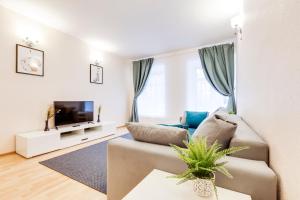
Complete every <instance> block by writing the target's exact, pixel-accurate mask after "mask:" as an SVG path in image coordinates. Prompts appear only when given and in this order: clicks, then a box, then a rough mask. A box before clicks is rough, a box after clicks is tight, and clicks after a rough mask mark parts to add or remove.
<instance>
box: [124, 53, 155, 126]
mask: <svg viewBox="0 0 300 200" xmlns="http://www.w3.org/2000/svg"><path fill="white" fill-rule="evenodd" d="M153 60H154V58H148V59H143V60H139V61H133V85H134V98H133V103H132V111H131V117H130V121H131V122H138V121H139V115H138V107H137V99H138V97H139V96H140V94H141V93H142V92H143V89H144V87H145V85H146V82H147V79H148V77H149V74H150V71H151V67H152V64H153Z"/></svg>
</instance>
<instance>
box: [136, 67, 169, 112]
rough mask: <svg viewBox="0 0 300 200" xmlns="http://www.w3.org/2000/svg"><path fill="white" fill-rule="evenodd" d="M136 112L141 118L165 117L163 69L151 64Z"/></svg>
mask: <svg viewBox="0 0 300 200" xmlns="http://www.w3.org/2000/svg"><path fill="white" fill-rule="evenodd" d="M138 112H139V115H140V116H142V117H163V116H165V67H164V65H162V64H158V63H155V62H154V63H153V65H152V69H151V71H150V74H149V77H148V81H147V83H146V85H145V88H144V90H143V92H142V94H141V95H140V96H139V98H138Z"/></svg>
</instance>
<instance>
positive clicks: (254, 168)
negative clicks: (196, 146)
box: [107, 117, 277, 200]
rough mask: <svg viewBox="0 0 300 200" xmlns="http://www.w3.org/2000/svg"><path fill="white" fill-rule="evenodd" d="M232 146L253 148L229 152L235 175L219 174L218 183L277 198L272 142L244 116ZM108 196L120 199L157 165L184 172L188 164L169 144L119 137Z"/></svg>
mask: <svg viewBox="0 0 300 200" xmlns="http://www.w3.org/2000/svg"><path fill="white" fill-rule="evenodd" d="M237 123H238V128H237V130H236V133H235V135H234V137H233V138H232V140H231V143H230V146H249V147H250V148H249V149H247V150H244V151H241V152H238V153H236V154H234V155H231V156H228V157H227V159H228V161H229V162H228V164H227V165H226V166H227V168H228V169H229V171H230V173H231V174H232V175H233V177H234V178H233V179H229V178H227V177H225V176H223V175H221V174H216V184H217V185H218V186H220V187H224V188H227V189H231V190H234V191H238V192H242V193H245V194H249V195H251V197H252V199H253V200H276V199H277V177H276V175H275V173H274V172H273V171H272V169H270V168H269V166H268V160H269V153H268V145H267V144H266V143H265V142H264V141H263V140H262V139H261V138H260V137H259V136H258V135H257V134H256V133H255V132H254V131H253V130H252V129H251V128H250V127H249V126H248V125H247V124H246V123H245V122H244V121H243V120H242V119H241V118H238V117H237ZM107 159H108V167H107V169H108V172H107V173H108V174H107V195H108V200H120V199H122V198H123V197H124V196H125V195H126V194H127V193H128V192H129V191H130V190H131V189H133V188H134V187H135V186H136V185H137V184H138V183H139V182H140V181H141V180H142V179H143V178H144V177H145V176H146V175H147V174H148V173H150V172H151V171H152V170H153V169H159V170H163V171H167V172H170V173H180V172H182V171H183V170H184V169H185V168H186V165H185V164H184V163H183V162H182V161H181V160H179V159H178V158H177V156H176V153H175V152H174V151H173V150H172V149H171V148H170V147H169V146H163V145H157V144H150V143H145V142H139V141H135V140H128V139H123V138H117V139H114V140H111V141H110V142H109V144H108V157H107Z"/></svg>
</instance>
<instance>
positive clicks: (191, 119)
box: [185, 111, 208, 128]
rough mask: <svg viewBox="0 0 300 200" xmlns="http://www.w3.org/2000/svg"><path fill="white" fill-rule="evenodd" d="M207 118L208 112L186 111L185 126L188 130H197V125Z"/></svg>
mask: <svg viewBox="0 0 300 200" xmlns="http://www.w3.org/2000/svg"><path fill="white" fill-rule="evenodd" d="M207 116H208V112H191V111H186V119H185V121H186V124H187V125H188V126H189V128H197V127H198V126H199V124H200V123H201V122H202V121H203V120H204V119H205V118H206V117H207Z"/></svg>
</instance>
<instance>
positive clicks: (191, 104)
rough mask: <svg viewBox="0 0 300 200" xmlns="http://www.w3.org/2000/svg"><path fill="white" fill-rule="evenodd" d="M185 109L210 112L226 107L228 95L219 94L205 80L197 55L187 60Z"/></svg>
mask: <svg viewBox="0 0 300 200" xmlns="http://www.w3.org/2000/svg"><path fill="white" fill-rule="evenodd" d="M187 70H188V72H187V80H188V84H187V101H186V102H187V105H186V107H187V110H194V111H209V112H212V111H214V110H216V109H217V108H219V107H226V105H227V101H228V97H225V96H223V95H221V94H219V93H218V92H217V91H216V90H215V89H214V88H213V87H212V86H211V85H210V84H209V83H208V81H207V80H206V78H205V75H204V73H203V70H202V67H201V62H200V59H199V57H194V58H191V60H189V61H187Z"/></svg>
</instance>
